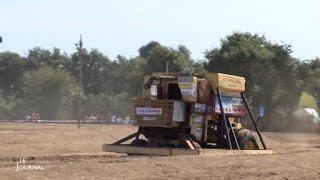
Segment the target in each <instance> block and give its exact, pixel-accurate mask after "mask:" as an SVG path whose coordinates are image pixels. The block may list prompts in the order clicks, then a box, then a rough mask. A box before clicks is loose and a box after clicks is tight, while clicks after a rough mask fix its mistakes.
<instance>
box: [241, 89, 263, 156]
mask: <svg viewBox="0 0 320 180" xmlns="http://www.w3.org/2000/svg"><path fill="white" fill-rule="evenodd" d="M241 97H242V100H243V102H244V104H245V105H246V108H247V110H248V112H249V116H250V119H251V121H252V123H253V126H254V128H255V129H256V131H257V133H258V136H259V138H260V141H261V143H262V145H263V148H264V149H265V150H267V146H266V144H265V143H264V140H263V138H262V136H261V133H260V130H259V128H258V126H257V124H256V122H255V121H254V118H253V115H252V112H251V110H250V108H249V105H248V103H247V100H246V96H245V95H244V92H242V93H241Z"/></svg>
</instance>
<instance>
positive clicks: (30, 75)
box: [23, 66, 75, 119]
mask: <svg viewBox="0 0 320 180" xmlns="http://www.w3.org/2000/svg"><path fill="white" fill-rule="evenodd" d="M23 82H24V92H25V97H24V102H25V103H27V104H28V107H29V110H30V111H38V112H40V114H41V118H43V119H55V118H57V114H58V112H59V110H61V108H62V106H63V104H62V102H63V99H64V98H66V97H68V96H73V95H74V94H75V85H74V82H73V80H72V78H71V77H70V75H69V74H68V73H67V72H66V71H65V70H62V69H53V68H50V67H46V66H44V67H41V68H39V69H38V70H33V71H28V72H26V73H25V74H24V76H23Z"/></svg>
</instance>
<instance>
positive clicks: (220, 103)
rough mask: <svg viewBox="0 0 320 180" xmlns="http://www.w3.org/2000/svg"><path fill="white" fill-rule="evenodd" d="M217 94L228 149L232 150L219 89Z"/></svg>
mask: <svg viewBox="0 0 320 180" xmlns="http://www.w3.org/2000/svg"><path fill="white" fill-rule="evenodd" d="M217 94H218V99H219V105H220V112H221V115H222V119H223V126H224V127H225V131H226V135H227V140H228V144H229V148H230V149H231V150H232V144H231V140H230V135H229V128H228V126H227V119H226V115H225V113H224V110H223V105H222V98H221V94H220V91H219V88H217Z"/></svg>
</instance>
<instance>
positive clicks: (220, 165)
mask: <svg viewBox="0 0 320 180" xmlns="http://www.w3.org/2000/svg"><path fill="white" fill-rule="evenodd" d="M134 131H136V128H135V127H132V126H120V125H83V126H82V127H81V128H80V129H77V126H76V125H70V124H40V123H0V179H1V180H4V179H30V180H34V179H245V180H247V179H299V180H300V179H320V136H319V135H316V134H293V133H287V134H285V133H283V134H280V133H264V137H265V141H266V143H267V144H268V146H269V148H270V149H273V150H274V154H273V155H259V156H212V155H211V156H210V155H207V156H175V157H156V156H127V155H126V154H116V153H106V152H102V150H101V146H102V144H103V143H111V142H113V141H115V140H117V139H119V138H121V137H124V136H126V135H128V134H130V133H132V132H134ZM19 158H25V165H27V164H28V165H35V166H38V165H39V166H41V167H43V170H28V171H26V170H20V171H18V172H16V169H17V163H19Z"/></svg>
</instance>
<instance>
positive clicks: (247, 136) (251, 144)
mask: <svg viewBox="0 0 320 180" xmlns="http://www.w3.org/2000/svg"><path fill="white" fill-rule="evenodd" d="M236 136H237V139H238V143H239V147H240V149H241V150H258V149H259V146H258V143H257V140H256V137H255V136H254V135H253V134H252V132H251V131H250V130H248V129H240V130H238V131H237V132H236Z"/></svg>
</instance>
